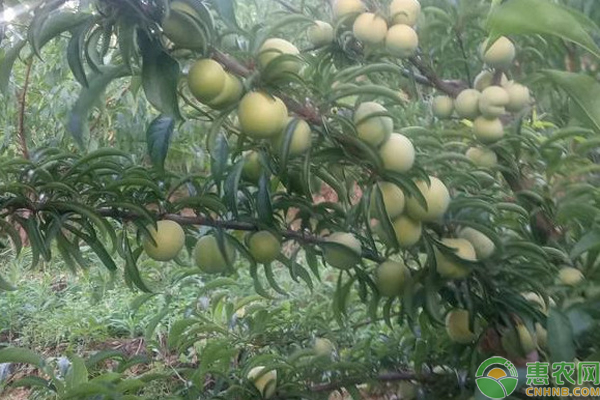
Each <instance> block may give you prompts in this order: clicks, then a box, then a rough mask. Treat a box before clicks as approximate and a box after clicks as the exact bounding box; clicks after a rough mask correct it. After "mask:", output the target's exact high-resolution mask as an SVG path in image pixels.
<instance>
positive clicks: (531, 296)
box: [521, 292, 551, 315]
mask: <svg viewBox="0 0 600 400" xmlns="http://www.w3.org/2000/svg"><path fill="white" fill-rule="evenodd" d="M521 296H523V298H524V299H525V300H527V301H528V302H530V303H535V304H536V305H537V307H538V308H539V309H540V311H541V312H542V313H544V314H546V315H548V305H547V304H546V301H545V300H544V298H543V297H542V296H540V295H539V294H538V293H535V292H525V293H521ZM550 300H551V299H550Z"/></svg>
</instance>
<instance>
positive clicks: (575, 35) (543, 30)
mask: <svg viewBox="0 0 600 400" xmlns="http://www.w3.org/2000/svg"><path fill="white" fill-rule="evenodd" d="M532 10H535V12H532ZM582 22H584V24H583V25H582ZM584 25H585V27H584ZM592 27H593V28H595V29H594V30H596V31H597V29H598V28H597V27H596V26H593V24H592V23H591V21H589V20H588V19H587V18H586V17H585V16H583V15H579V13H578V12H577V11H575V10H574V9H570V8H567V7H563V6H560V5H558V4H555V3H553V2H550V1H546V0H507V1H504V2H502V4H500V5H498V6H496V7H494V9H493V10H492V12H491V14H490V16H489V19H488V21H487V28H488V29H489V30H490V32H491V35H492V37H496V36H500V35H512V34H517V35H519V34H525V35H552V36H558V37H560V38H561V39H564V40H567V41H569V42H573V43H576V44H578V45H580V46H581V47H583V48H584V49H586V50H588V51H589V52H590V53H592V54H594V55H595V56H596V57H600V48H598V46H597V45H596V44H595V43H594V40H593V39H592V37H591V36H590V34H589V33H588V32H587V31H586V29H588V30H589V29H590V28H592Z"/></svg>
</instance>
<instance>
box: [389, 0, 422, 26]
mask: <svg viewBox="0 0 600 400" xmlns="http://www.w3.org/2000/svg"><path fill="white" fill-rule="evenodd" d="M419 14H421V3H419V1H418V0H393V1H392V3H391V4H390V16H391V17H392V19H393V21H394V24H404V25H409V26H414V25H415V24H416V23H417V19H418V18H419Z"/></svg>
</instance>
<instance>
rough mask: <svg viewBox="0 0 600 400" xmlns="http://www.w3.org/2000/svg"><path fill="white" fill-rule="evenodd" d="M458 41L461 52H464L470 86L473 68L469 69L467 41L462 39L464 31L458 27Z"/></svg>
mask: <svg viewBox="0 0 600 400" xmlns="http://www.w3.org/2000/svg"><path fill="white" fill-rule="evenodd" d="M455 32H456V41H457V42H458V47H459V48H460V52H461V53H462V56H463V62H464V65H465V74H466V75H467V82H468V83H469V87H470V86H471V83H472V81H471V70H470V69H469V61H468V57H467V51H466V50H465V43H464V41H463V39H462V33H461V32H460V31H459V30H458V29H456V30H455Z"/></svg>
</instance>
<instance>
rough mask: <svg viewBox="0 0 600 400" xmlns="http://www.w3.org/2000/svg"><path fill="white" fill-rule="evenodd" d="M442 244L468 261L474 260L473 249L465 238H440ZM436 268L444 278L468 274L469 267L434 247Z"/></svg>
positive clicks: (457, 277) (454, 277) (456, 277)
mask: <svg viewBox="0 0 600 400" xmlns="http://www.w3.org/2000/svg"><path fill="white" fill-rule="evenodd" d="M442 244H443V245H444V246H446V247H450V248H451V249H453V250H454V254H455V255H456V256H457V257H459V258H461V259H463V260H468V261H475V260H476V257H477V256H476V253H475V249H474V248H473V245H472V244H471V242H469V241H468V240H466V239H442ZM434 253H435V261H436V266H437V267H436V270H437V272H438V274H440V275H441V276H442V277H444V278H450V279H459V278H464V277H466V276H467V275H469V273H470V270H469V268H467V267H465V266H463V265H461V264H459V263H458V262H456V261H454V260H452V259H450V258H448V257H447V256H445V255H444V254H443V253H442V252H441V251H440V250H438V248H437V247H435V248H434Z"/></svg>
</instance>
